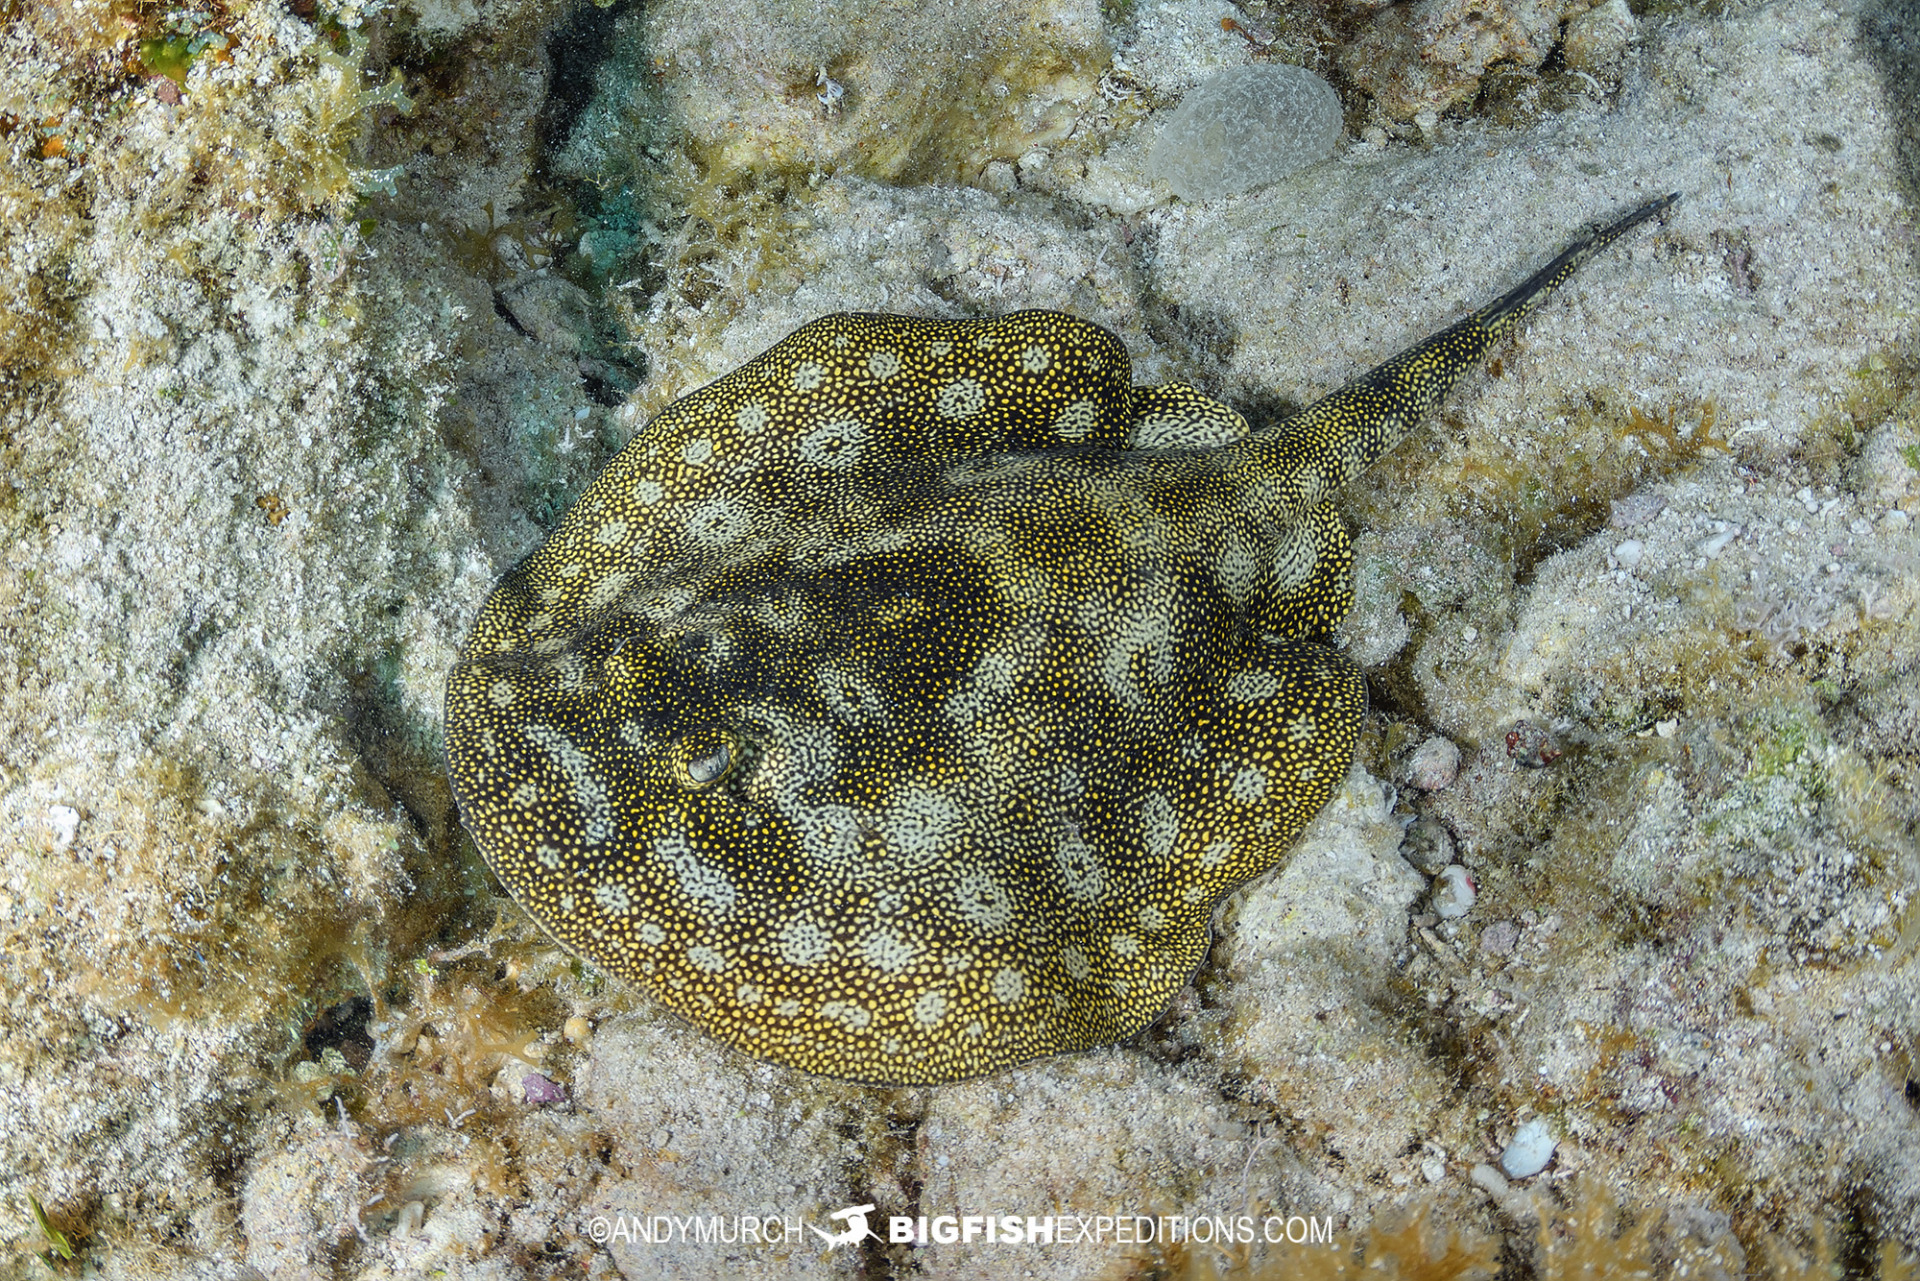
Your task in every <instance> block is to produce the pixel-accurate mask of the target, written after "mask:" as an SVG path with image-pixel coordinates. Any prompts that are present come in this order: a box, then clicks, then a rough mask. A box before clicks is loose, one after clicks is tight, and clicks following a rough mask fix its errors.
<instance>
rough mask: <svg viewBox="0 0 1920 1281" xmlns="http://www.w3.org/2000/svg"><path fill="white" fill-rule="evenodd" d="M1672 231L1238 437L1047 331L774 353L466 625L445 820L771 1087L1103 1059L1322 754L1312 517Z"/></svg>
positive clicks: (883, 337)
mask: <svg viewBox="0 0 1920 1281" xmlns="http://www.w3.org/2000/svg"><path fill="white" fill-rule="evenodd" d="M1669 200H1671V197H1669ZM1666 203H1667V202H1666V201H1662V202H1658V203H1656V204H1654V205H1650V206H1648V207H1646V208H1645V209H1642V210H1640V211H1638V212H1637V213H1635V214H1634V215H1632V216H1631V217H1629V218H1627V219H1625V220H1624V221H1622V222H1621V223H1619V224H1616V225H1615V226H1613V227H1611V228H1609V229H1608V230H1606V231H1604V232H1602V233H1600V234H1598V235H1596V236H1594V237H1592V238H1590V239H1588V240H1585V241H1583V242H1581V243H1580V244H1577V245H1575V246H1574V247H1573V248H1572V249H1569V250H1568V251H1567V252H1566V253H1565V254H1563V255H1561V256H1560V258H1558V259H1556V260H1555V262H1554V263H1552V264H1551V265H1549V266H1548V267H1547V268H1546V269H1544V270H1543V271H1541V272H1540V273H1538V274H1537V275H1535V276H1534V277H1533V278H1532V279H1530V280H1529V281H1527V282H1526V284H1524V285H1522V286H1521V287H1520V288H1518V289H1516V290H1515V291H1514V292H1513V293H1511V294H1509V295H1508V296H1507V297H1505V298H1503V299H1501V300H1500V301H1499V302H1497V303H1494V304H1493V305H1492V306H1490V307H1487V308H1483V309H1482V310H1480V311H1478V312H1476V313H1474V314H1473V315H1472V316H1469V317H1468V318H1466V319H1465V320H1463V321H1461V322H1460V323H1459V324H1456V325H1454V326H1453V327H1452V328H1450V329H1447V330H1446V331H1444V332H1443V333H1441V334H1439V335H1437V336H1436V337H1434V338H1431V339H1429V340H1427V341H1426V342H1423V343H1421V344H1419V345H1418V346H1416V347H1414V348H1412V349H1411V350H1409V351H1407V352H1405V353H1403V354H1402V355H1400V356H1398V357H1396V358H1394V359H1393V360H1390V361H1388V362H1387V363H1386V364H1384V365H1382V366H1380V367H1379V368H1378V369H1375V370H1374V371H1372V372H1371V373H1369V374H1367V375H1365V376H1364V377H1362V378H1360V379H1358V380H1357V381H1356V382H1354V383H1352V384H1351V385H1349V386H1347V387H1345V388H1343V389H1342V390H1340V391H1338V392H1336V393H1334V394H1333V395H1332V396H1329V397H1328V398H1327V399H1325V400H1323V401H1321V402H1320V403H1318V404H1316V405H1314V406H1312V407H1311V408H1309V409H1307V410H1305V411H1303V412H1302V413H1300V414H1299V415H1297V416H1295V417H1294V418H1292V419H1290V420H1288V421H1286V422H1284V423H1282V424H1279V425H1278V426H1276V427H1274V428H1271V429H1267V430H1264V431H1260V432H1254V433H1249V432H1248V430H1247V426H1246V424H1245V422H1244V421H1243V420H1242V419H1241V418H1240V416H1239V415H1238V414H1235V413H1234V412H1233V411H1232V410H1230V409H1228V408H1226V407H1225V406H1223V405H1220V404H1218V403H1216V402H1214V401H1212V400H1209V399H1207V398H1206V397H1204V396H1202V395H1200V394H1199V393H1198V392H1196V391H1194V390H1193V389H1192V388H1190V387H1185V386H1163V387H1148V388H1135V387H1134V386H1132V384H1131V378H1130V374H1129V367H1128V359H1127V353H1126V351H1125V349H1124V348H1123V347H1122V346H1121V344H1120V342H1119V340H1118V339H1117V338H1115V337H1114V336H1113V335H1112V334H1110V333H1108V332H1107V331H1105V330H1103V329H1100V328H1099V327H1097V326H1095V325H1092V324H1088V323H1087V322H1085V321H1081V320H1077V319H1075V318H1073V317H1071V316H1065V315H1060V314H1057V313H1052V312H1037V311H1036V312H1021V313H1018V314H1015V315H1011V316H1006V317H1004V318H1001V319H997V320H984V321H938V320H917V319H908V318H904V317H898V316H875V315H839V316H827V317H824V318H823V319H820V320H816V321H814V322H813V323H811V324H809V325H806V326H805V327H804V328H802V329H800V330H799V331H798V332H796V333H794V334H793V335H791V336H790V337H788V338H787V339H785V340H784V341H782V342H781V343H779V344H778V345H777V346H775V347H774V348H772V349H771V350H770V351H767V352H766V353H764V354H763V355H761V356H759V357H757V358H756V359H754V360H753V361H751V362H749V363H748V364H747V365H746V366H744V367H743V368H741V369H739V370H738V371H736V372H734V373H732V374H729V375H727V376H726V377H725V378H722V379H720V380H719V381H718V382H715V383H713V384H712V385H710V386H708V387H705V388H703V389H701V390H700V391H697V392H695V393H694V394H692V395H690V396H688V397H686V398H685V399H684V400H681V401H678V402H677V403H675V404H673V405H672V406H670V407H669V408H668V409H667V410H666V411H664V412H663V413H661V414H660V415H659V416H658V417H657V418H655V419H654V420H653V421H652V422H651V423H650V424H649V425H648V426H647V427H646V428H645V429H644V430H642V431H641V432H640V433H639V434H638V435H637V436H636V437H635V438H634V440H633V441H632V442H631V443H630V444H629V445H628V446H627V447H626V449H625V450H623V451H622V452H621V453H620V455H619V456H618V457H617V458H615V459H614V460H613V462H612V463H611V464H609V465H608V467H607V468H606V470H605V471H604V472H603V473H602V474H601V475H600V476H599V477H598V479H596V480H595V481H594V482H593V484H592V485H591V486H590V487H589V488H588V489H587V491H586V493H585V494H583V495H582V496H581V498H580V500H579V502H578V503H577V504H576V505H575V506H574V507H573V509H572V510H571V511H570V512H568V514H567V515H566V517H565V519H564V520H563V521H562V522H561V524H560V526H559V528H558V529H557V530H555V532H554V534H553V536H552V537H551V538H550V539H548V541H547V542H546V544H545V545H544V546H542V547H541V548H540V549H539V550H537V551H536V552H534V553H533V554H532V555H531V556H529V557H528V558H527V559H526V560H525V561H523V562H522V563H521V564H519V565H518V566H516V567H515V568H514V569H513V570H512V571H510V572H509V573H508V574H507V575H506V576H505V577H504V578H502V579H501V581H500V583H499V584H498V585H497V587H496V588H495V589H494V591H493V594H492V595H491V596H490V597H489V598H488V599H487V601H486V604H485V605H484V606H483V607H482V609H481V611H480V615H479V617H478V619H477V620H476V622H475V623H474V627H473V632H472V635H471V636H470V637H469V638H468V640H467V642H466V645H465V647H464V648H463V650H462V651H461V654H460V657H459V661H458V662H457V664H456V665H455V667H454V669H453V672H452V674H451V676H450V677H449V680H448V685H447V700H446V707H447V754H448V762H449V768H450V772H451V775H452V780H453V784H454V788H455V792H456V794H457V796H458V799H459V803H460V807H461V811H462V815H463V817H464V820H465V822H466V824H467V827H468V829H469V830H470V831H471V832H472V833H473V836H474V839H475V842H476V843H477V844H478V846H479V848H480V851H481V853H482V854H483V855H484V856H485V858H486V859H487V861H488V863H489V864H490V865H491V866H492V868H493V869H494V871H495V872H496V873H497V874H498V875H499V877H500V879H501V881H502V883H504V884H505V885H506V887H507V888H508V890H509V891H511V892H512V893H513V895H514V896H515V897H516V898H517V899H518V900H519V901H520V902H521V903H522V904H524V905H525V907H526V909H527V910H528V911H529V912H530V913H531V914H532V915H533V916H534V917H535V918H536V919H537V920H539V921H540V922H541V923H542V924H543V925H544V926H545V927H546V928H547V929H549V930H550V931H552V933H553V935H554V937H555V938H557V939H558V940H559V941H560V942H561V943H563V944H565V945H566V946H567V947H569V948H571V949H573V950H574V951H576V952H578V953H579V954H581V955H582V956H584V957H586V958H588V959H589V960H591V961H592V962H593V963H594V964H595V965H598V966H600V967H601V968H602V969H605V970H607V971H609V972H611V973H614V974H618V975H621V976H623V977H625V978H629V979H633V980H636V981H638V982H640V983H643V984H645V985H646V986H648V987H649V988H650V989H652V990H653V991H654V992H655V993H657V994H658V995H659V997H660V999H661V1000H662V1001H664V1002H665V1003H666V1004H667V1005H668V1006H670V1007H671V1008H673V1009H674V1010H677V1011H678V1012H680V1013H681V1014H683V1015H685V1016H686V1017H687V1018H689V1019H691V1020H692V1021H693V1022H694V1023H696V1024H698V1025H699V1026H701V1027H703V1028H705V1029H707V1030H708V1031H710V1032H712V1033H713V1034H714V1035H715V1036H717V1037H719V1038H721V1039H722V1040H724V1041H726V1042H728V1043H730V1044H732V1045H735V1046H738V1047H740V1048H741V1049H743V1050H746V1051H747V1052H749V1053H752V1054H756V1055H762V1056H765V1057H767V1058H770V1059H774V1060H776V1061H778V1062H781V1063H786V1064H790V1065H793V1066H795V1067H799V1068H803V1069H806V1070H808V1071H812V1072H819V1073H824V1074H827V1075H830V1076H837V1077H850V1078H856V1079H863V1080H872V1081H890V1082H936V1081H947V1080H953V1079H956V1078H961V1077H967V1076H974V1075H978V1074H981V1073H986V1072H991V1071H994V1070H996V1069H999V1068H1002V1067H1005V1066H1007V1065H1009V1064H1013V1063H1018V1062H1021V1061H1023V1060H1027V1059H1032V1058H1036V1057H1038V1056H1041V1055H1047V1054H1055V1053H1059V1052H1062V1051H1067V1050H1080V1049H1086V1048H1088V1047H1091V1046H1096V1045H1101V1044H1104V1043H1107V1042H1111V1041H1114V1040H1117V1039H1120V1038H1123V1037H1126V1036H1128V1035H1130V1034H1132V1033H1134V1032H1136V1031H1138V1030H1139V1029H1141V1028H1142V1027H1144V1026H1145V1025H1146V1024H1148V1023H1149V1022H1150V1021H1152V1020H1153V1019H1154V1018H1156V1017H1157V1016H1158V1015H1159V1014H1160V1013H1161V1011H1162V1010H1164V1009H1165V1007H1166V1005H1167V1003H1168V1001H1169V1000H1170V999H1171V998H1172V997H1173V995H1174V994H1175V993H1176V992H1177V991H1178V990H1179V989H1180V987H1181V986H1182V985H1183V984H1184V983H1186V982H1187V980H1188V978H1189V977H1190V976H1191V975H1192V973H1193V971H1194V968H1195V967H1196V966H1197V965H1198V964H1199V963H1200V960H1201V958H1202V957H1203V956H1204V955H1205V953H1206V950H1207V945H1208V932H1209V928H1210V924H1211V920H1212V916H1213V912H1214V908H1215V905H1216V904H1217V903H1218V902H1219V900H1220V899H1221V897H1222V896H1223V895H1225V894H1227V893H1228V892H1229V891H1231V890H1232V889H1233V888H1234V887H1235V886H1237V885H1240V884H1241V883H1243V882H1244V881H1246V880H1247V879H1248V878H1249V877H1252V876H1256V875H1258V874H1259V873H1261V872H1264V871H1266V870H1267V869H1269V868H1271V867H1273V866H1275V865H1276V864H1277V863H1279V862H1280V861H1281V860H1282V859H1284V858H1285V856H1286V854H1287V851H1288V848H1289V847H1290V845H1291V844H1292V842H1293V840H1294V839H1295V837H1296V836H1297V835H1298V833H1299V831H1300V829H1301V827H1302V826H1303V825H1304V824H1305V823H1306V822H1307V821H1308V820H1309V819H1310V818H1312V817H1313V815H1314V813H1315V812H1316V811H1318V810H1319V808H1320V807H1321V806H1322V805H1323V804H1324V803H1325V802H1326V800H1327V798H1328V797H1329V796H1330V795H1331V794H1332V791H1333V789H1334V787H1335V786H1336V785H1337V784H1338V783H1339V781H1340V780H1341V779H1342V778H1343V777H1344V776H1345V774H1346V772H1347V768H1348V765H1349V762H1350V761H1351V759H1352V754H1353V744H1354V737H1355V733H1356V729H1357V726H1358V723H1359V719H1360V714H1361V709H1362V701H1363V696H1364V695H1363V688H1362V683H1361V679H1360V674H1359V672H1358V671H1357V670H1356V669H1355V668H1354V666H1353V664H1352V663H1351V662H1349V661H1348V660H1347V659H1346V658H1345V657H1343V656H1342V655H1340V654H1339V653H1337V652H1336V651H1334V650H1333V649H1332V648H1330V647H1329V646H1328V644H1327V643H1326V640H1325V637H1326V636H1327V634H1328V633H1329V632H1330V631H1331V629H1332V628H1333V627H1334V625H1335V624H1336V623H1337V622H1338V621H1339V620H1340V618H1341V617H1342V616H1343V615H1344V614H1345V612H1346V610H1347V607H1348V605H1349V603H1350V600H1351V585H1350V566H1351V559H1352V558H1351V553H1350V551H1349V548H1348V542H1347V535H1346V531H1345V529H1344V527H1343V526H1342V524H1341V522H1340V520H1339V518H1338V517H1337V515H1336V514H1335V513H1334V511H1333V509H1332V507H1331V506H1330V498H1331V496H1332V495H1333V494H1334V492H1335V490H1337V489H1338V487H1339V486H1340V485H1341V484H1342V483H1343V482H1345V481H1346V480H1347V479H1348V478H1349V477H1351V476H1353V475H1354V474H1355V473H1356V472H1358V471H1359V470H1360V469H1361V468H1362V467H1365V466H1366V465H1367V464H1368V463H1369V462H1371V461H1372V460H1373V459H1375V458H1377V457H1378V456H1379V455H1380V454H1381V453H1382V452H1384V451H1385V450H1386V449H1387V448H1388V447H1389V446H1390V445H1391V444H1392V443H1393V441H1394V440H1395V439H1397V438H1398V437H1399V436H1400V434H1401V433H1402V432H1404V431H1405V430H1406V429H1407V427H1409V426H1410V425H1411V424H1412V423H1413V422H1414V421H1415V420H1416V419H1417V418H1418V417H1419V416H1420V414H1421V413H1422V412H1423V411H1424V410H1426V409H1427V408H1428V407H1430V406H1431V405H1432V404H1433V403H1434V402H1435V401H1437V400H1438V399H1439V398H1440V397H1441V396H1442V395H1443V394H1444V393H1445V392H1446V390H1447V388H1448V387H1449V385H1450V384H1451V383H1452V382H1453V381H1454V380H1455V379H1456V378H1457V377H1459V376H1460V374H1461V373H1463V372H1464V371H1465V370H1467V369H1468V368H1470V367H1471V366H1472V365H1473V364H1474V363H1475V362H1476V361H1477V360H1479V359H1480V357H1481V356H1482V355H1483V354H1484V353H1485V351H1486V350H1487V348H1488V346H1489V344H1490V343H1491V342H1492V341H1493V340H1494V339H1495V338H1497V337H1498V336H1499V335H1500V334H1501V333H1502V332H1504V331H1505V330H1506V329H1507V328H1508V327H1510V326H1511V325H1512V324H1513V322H1514V321H1515V320H1516V319H1517V318H1518V317H1519V316H1520V315H1521V314H1523V313H1524V312H1525V311H1526V310H1527V309H1528V308H1529V307H1530V306H1531V305H1532V304H1533V303H1534V302H1535V301H1536V300H1537V299H1538V298H1539V297H1540V296H1541V295H1543V294H1544V293H1545V292H1546V291H1548V290H1550V289H1552V288H1553V287H1554V286H1556V285H1557V284H1559V283H1560V281H1562V280H1563V279H1565V277H1566V276H1567V275H1568V274H1569V273H1570V272H1572V271H1573V270H1574V268H1576V267H1577V266H1578V265H1579V264H1580V263H1581V262H1582V261H1584V260H1585V258H1586V257H1588V256H1589V255H1591V254H1592V253H1594V252H1595V251H1597V250H1598V249H1599V248H1601V247H1602V246H1604V245H1605V244H1606V243H1608V242H1609V241H1611V240H1612V239H1613V238H1614V237H1616V236H1618V235H1619V234H1621V233H1622V232H1624V231H1625V230H1626V229H1627V228H1629V227H1631V226H1633V225H1635V224H1636V223H1638V222H1639V221H1641V220H1643V219H1645V218H1647V217H1650V216H1652V215H1653V214H1654V213H1657V212H1658V211H1659V210H1660V209H1662V208H1664V207H1665V205H1666Z"/></svg>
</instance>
